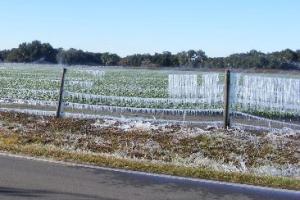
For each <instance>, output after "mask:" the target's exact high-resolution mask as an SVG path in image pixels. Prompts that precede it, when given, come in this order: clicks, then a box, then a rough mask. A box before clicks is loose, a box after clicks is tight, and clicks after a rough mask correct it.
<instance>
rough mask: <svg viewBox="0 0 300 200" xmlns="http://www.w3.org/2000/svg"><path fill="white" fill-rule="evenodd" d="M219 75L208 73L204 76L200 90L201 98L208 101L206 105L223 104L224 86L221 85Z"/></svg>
mask: <svg viewBox="0 0 300 200" xmlns="http://www.w3.org/2000/svg"><path fill="white" fill-rule="evenodd" d="M219 81H220V79H219V74H218V73H207V74H203V75H202V84H201V86H200V87H199V88H198V93H199V97H200V98H201V97H202V98H204V99H206V103H208V104H209V105H214V104H216V103H221V104H222V103H223V101H224V100H223V88H224V84H219Z"/></svg>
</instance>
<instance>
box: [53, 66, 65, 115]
mask: <svg viewBox="0 0 300 200" xmlns="http://www.w3.org/2000/svg"><path fill="white" fill-rule="evenodd" d="M66 72H67V69H66V68H64V69H63V73H62V76H61V82H60V90H59V99H58V106H57V110H56V117H57V118H60V117H61V113H62V109H63V107H62V106H63V98H64V85H65V74H66Z"/></svg>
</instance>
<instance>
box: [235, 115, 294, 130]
mask: <svg viewBox="0 0 300 200" xmlns="http://www.w3.org/2000/svg"><path fill="white" fill-rule="evenodd" d="M232 113H233V114H235V115H240V116H243V117H246V118H247V119H256V120H259V121H265V122H270V123H277V124H280V125H283V126H284V125H287V126H293V127H297V128H300V125H299V124H293V123H288V122H283V121H278V120H273V119H267V118H265V117H259V116H255V115H251V114H247V113H242V112H232Z"/></svg>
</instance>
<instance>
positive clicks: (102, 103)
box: [0, 64, 300, 129]
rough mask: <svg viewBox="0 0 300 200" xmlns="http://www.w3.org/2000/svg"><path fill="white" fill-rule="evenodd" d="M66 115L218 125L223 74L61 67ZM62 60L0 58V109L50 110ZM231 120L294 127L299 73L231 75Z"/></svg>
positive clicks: (299, 111) (298, 115)
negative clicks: (40, 61)
mask: <svg viewBox="0 0 300 200" xmlns="http://www.w3.org/2000/svg"><path fill="white" fill-rule="evenodd" d="M67 68H68V70H67V73H66V79H65V87H64V98H63V100H64V103H63V105H64V113H65V115H66V116H73V117H79V118H93V117H94V118H103V117H106V116H109V117H117V118H142V119H145V120H156V121H166V120H167V121H168V120H171V121H174V122H185V123H188V122H191V123H199V124H201V123H202V124H208V123H210V124H214V125H220V124H221V122H222V112H223V104H224V100H223V96H224V93H223V91H224V73H216V72H200V71H174V70H173V71H171V70H146V69H128V68H117V67H111V68H104V67H94V68H90V67H84V66H72V67H67ZM61 73H62V66H58V65H34V64H0V85H1V87H0V103H1V109H2V110H8V111H18V112H25V113H30V114H41V115H54V114H55V111H56V107H57V101H58V97H59V89H60V82H61V80H60V79H61ZM230 91H231V92H230V102H231V115H232V122H233V125H235V126H242V125H243V126H247V127H248V128H251V127H252V128H253V127H254V128H255V127H265V128H282V127H291V128H295V129H300V125H299V124H300V123H299V121H300V120H299V118H300V75H287V74H286V75H282V74H281V75H278V74H276V75H275V74H254V73H252V74H250V73H232V76H231V89H230Z"/></svg>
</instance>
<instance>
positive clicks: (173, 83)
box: [168, 73, 224, 107]
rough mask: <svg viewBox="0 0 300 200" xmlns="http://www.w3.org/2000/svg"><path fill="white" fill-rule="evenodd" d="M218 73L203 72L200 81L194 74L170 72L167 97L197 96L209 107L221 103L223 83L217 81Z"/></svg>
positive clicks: (188, 97) (189, 97)
mask: <svg viewBox="0 0 300 200" xmlns="http://www.w3.org/2000/svg"><path fill="white" fill-rule="evenodd" d="M219 75H220V74H219V73H204V74H202V76H201V79H200V80H201V81H200V80H198V76H197V75H196V74H188V75H187V74H170V75H169V85H168V91H169V98H187V99H191V98H194V99H195V98H198V99H201V100H202V101H203V103H206V104H208V106H209V107H210V106H213V105H214V104H216V103H222V102H223V98H222V96H223V87H224V84H220V83H219V82H220V78H219ZM198 83H200V84H198Z"/></svg>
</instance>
